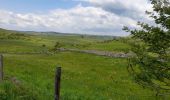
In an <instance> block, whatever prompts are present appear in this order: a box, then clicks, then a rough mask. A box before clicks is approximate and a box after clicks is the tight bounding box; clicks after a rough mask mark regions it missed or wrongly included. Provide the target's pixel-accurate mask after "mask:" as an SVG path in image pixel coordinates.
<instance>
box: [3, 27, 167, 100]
mask: <svg viewBox="0 0 170 100" xmlns="http://www.w3.org/2000/svg"><path fill="white" fill-rule="evenodd" d="M0 37H1V38H0V53H1V54H3V55H4V74H5V80H4V81H3V82H1V83H0V100H53V98H54V75H55V69H56V67H57V66H61V67H62V80H61V100H155V99H163V100H166V99H167V100H168V99H169V97H168V96H166V97H159V98H158V97H155V92H153V91H151V90H148V89H144V88H142V87H140V86H138V85H137V84H136V83H134V82H133V81H132V79H131V77H129V74H128V72H127V70H126V67H127V60H126V58H109V57H104V56H97V55H93V54H85V53H79V52H69V51H65V52H53V51H50V50H51V49H53V48H54V46H55V44H56V42H57V43H60V44H61V47H62V48H69V49H70V48H73V49H80V50H100V51H110V52H128V51H129V48H130V46H129V45H128V44H126V43H125V42H124V41H123V40H122V39H113V37H102V36H86V35H70V34H65V35H62V34H53V35H50V34H43V35H42V34H34V32H32V34H29V33H26V34H24V32H17V31H9V30H4V29H0ZM9 37H12V38H9Z"/></svg>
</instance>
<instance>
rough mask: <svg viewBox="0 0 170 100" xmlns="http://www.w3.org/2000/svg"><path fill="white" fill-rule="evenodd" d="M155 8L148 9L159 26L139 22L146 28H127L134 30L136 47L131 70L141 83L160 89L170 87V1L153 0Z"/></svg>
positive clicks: (134, 44)
mask: <svg viewBox="0 0 170 100" xmlns="http://www.w3.org/2000/svg"><path fill="white" fill-rule="evenodd" d="M151 3H152V4H153V12H148V11H146V13H147V14H148V15H150V17H152V18H153V19H154V20H155V23H156V26H150V25H149V24H146V23H141V22H138V25H139V26H140V27H141V28H142V29H135V30H130V29H128V27H124V30H125V31H127V32H131V35H132V38H133V39H134V41H133V42H131V46H132V51H133V53H134V54H135V56H133V57H131V58H130V59H129V66H128V71H129V72H130V73H131V74H132V75H133V76H134V78H135V80H136V82H137V83H139V84H140V85H142V86H144V87H149V88H151V89H154V90H157V92H159V91H160V90H169V89H170V88H169V87H170V64H169V62H170V55H169V51H170V2H169V1H168V0H151Z"/></svg>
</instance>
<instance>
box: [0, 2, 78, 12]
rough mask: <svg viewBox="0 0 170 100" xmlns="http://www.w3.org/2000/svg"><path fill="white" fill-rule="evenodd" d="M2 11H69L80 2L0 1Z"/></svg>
mask: <svg viewBox="0 0 170 100" xmlns="http://www.w3.org/2000/svg"><path fill="white" fill-rule="evenodd" d="M0 1H1V3H0V9H6V10H10V11H17V12H36V11H48V10H51V9H57V8H64V9H69V8H71V7H74V6H75V5H77V4H79V3H80V2H77V1H71V0H0Z"/></svg>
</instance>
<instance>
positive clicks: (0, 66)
mask: <svg viewBox="0 0 170 100" xmlns="http://www.w3.org/2000/svg"><path fill="white" fill-rule="evenodd" d="M2 80H3V55H0V81H2Z"/></svg>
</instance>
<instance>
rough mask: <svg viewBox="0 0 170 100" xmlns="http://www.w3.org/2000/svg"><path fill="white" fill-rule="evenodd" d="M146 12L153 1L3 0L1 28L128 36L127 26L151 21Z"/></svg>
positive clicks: (150, 8)
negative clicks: (124, 27)
mask: <svg viewBox="0 0 170 100" xmlns="http://www.w3.org/2000/svg"><path fill="white" fill-rule="evenodd" d="M146 10H149V11H151V10H152V5H151V4H150V2H149V0H0V27H1V28H5V29H10V30H21V31H55V32H63V33H79V34H93V35H114V36H127V35H129V33H126V32H124V31H122V28H123V26H129V27H131V28H138V26H137V25H136V23H137V21H142V22H150V21H151V19H150V18H149V17H148V16H147V15H146V14H145V11H146Z"/></svg>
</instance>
